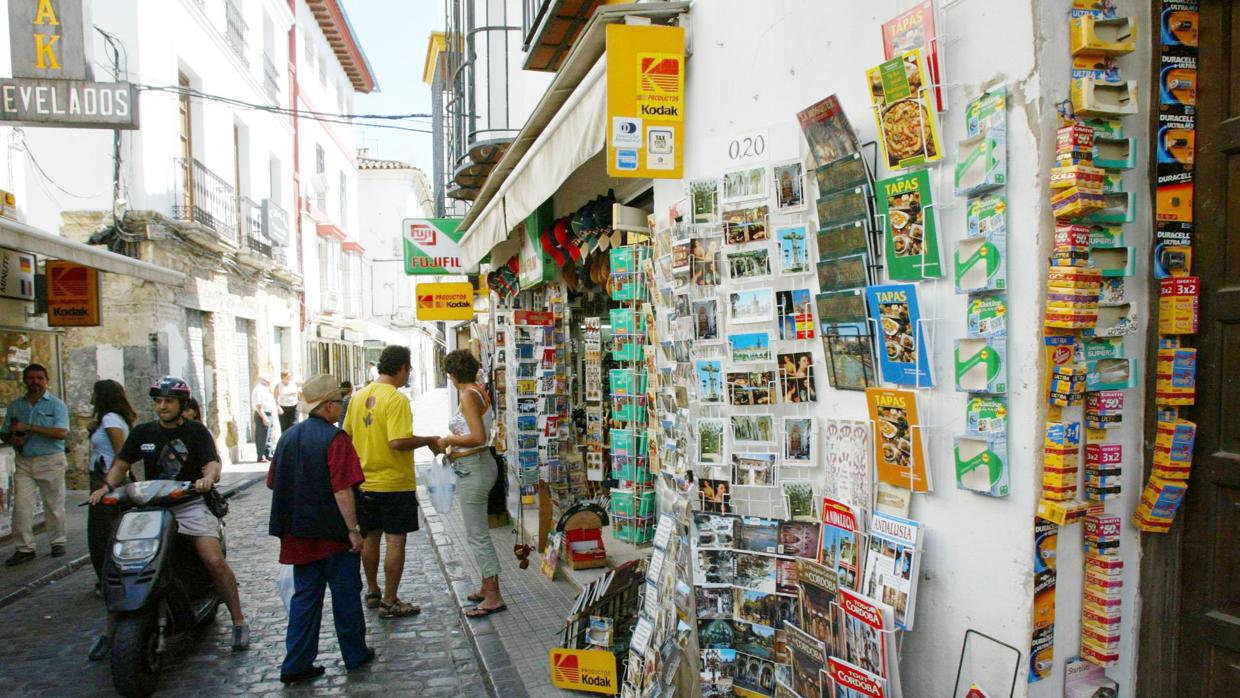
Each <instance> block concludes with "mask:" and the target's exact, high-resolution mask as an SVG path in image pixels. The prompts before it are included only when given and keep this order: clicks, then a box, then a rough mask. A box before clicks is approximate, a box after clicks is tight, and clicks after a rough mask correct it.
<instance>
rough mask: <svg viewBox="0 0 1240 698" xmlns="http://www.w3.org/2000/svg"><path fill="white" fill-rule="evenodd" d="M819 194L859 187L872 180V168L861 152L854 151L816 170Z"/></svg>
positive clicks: (815, 176)
mask: <svg viewBox="0 0 1240 698" xmlns="http://www.w3.org/2000/svg"><path fill="white" fill-rule="evenodd" d="M814 178H815V179H816V180H818V195H819V196H824V195H826V194H832V193H834V192H837V191H840V190H843V189H852V188H854V187H859V186H861V185H863V184H866V183H868V182H869V181H870V168H869V167H868V166H867V165H866V162H865V158H863V157H861V153H852V154H851V155H845V156H844V157H842V158H840V159H838V160H836V161H835V162H829V163H827V164H825V165H822V166H820V167H818V168H817V169H816V170H814Z"/></svg>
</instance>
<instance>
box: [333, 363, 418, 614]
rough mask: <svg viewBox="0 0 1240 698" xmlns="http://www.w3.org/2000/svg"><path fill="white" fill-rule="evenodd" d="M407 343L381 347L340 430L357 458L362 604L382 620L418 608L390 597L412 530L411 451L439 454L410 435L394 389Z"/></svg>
mask: <svg viewBox="0 0 1240 698" xmlns="http://www.w3.org/2000/svg"><path fill="white" fill-rule="evenodd" d="M412 370H413V366H412V365H411V363H410V355H409V347H401V346H389V347H384V349H383V353H382V354H381V355H380V356H379V378H378V379H377V380H374V381H372V382H370V383H369V384H368V385H367V386H366V387H365V388H362V389H361V390H359V391H357V393H356V394H355V395H354V398H355V399H356V400H357V404H353V403H352V401H350V403H349V406H350V407H351V409H350V410H349V414H348V416H346V417H345V420H344V430H345V431H346V432H348V433H349V437H350V438H352V439H353V447H354V448H355V449H357V455H358V457H359V458H360V459H361V461H362V472H363V473H364V474H365V475H366V481H365V482H364V483H362V496H361V503H360V504H359V505H358V521H359V522H360V523H361V525H362V535H364V536H365V537H366V546H365V547H364V548H363V549H362V568H363V570H364V571H365V572H366V605H367V606H368V607H370V608H378V609H379V617H380V618H383V619H389V618H404V617H405V616H412V615H416V614H418V613H421V612H422V609H421V608H420V607H419V606H416V605H414V604H410V603H406V602H404V601H401V600H400V599H399V598H397V596H396V592H397V590H398V589H399V587H400V579H401V575H402V574H403V573H404V569H405V539H406V537H407V534H408V533H409V532H410V531H416V530H418V497H417V489H418V483H417V473H416V471H415V470H414V468H413V451H414V449H417V448H421V447H422V446H429V447H431V449H432V450H433V451H434V452H435V453H439V449H438V445H437V442H438V439H436V438H435V437H433V436H415V435H414V433H413V412H412V410H411V409H410V407H409V400H407V399H406V398H405V396H404V395H401V394H400V393H399V392H397V388H399V387H400V386H403V385H404V384H405V383H407V382H408V381H409V372H410V371H412ZM381 540H382V541H385V542H386V543H387V556H386V557H385V558H384V560H383V592H382V593H380V592H379V543H380V541H381Z"/></svg>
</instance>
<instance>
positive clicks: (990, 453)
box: [952, 435, 1011, 497]
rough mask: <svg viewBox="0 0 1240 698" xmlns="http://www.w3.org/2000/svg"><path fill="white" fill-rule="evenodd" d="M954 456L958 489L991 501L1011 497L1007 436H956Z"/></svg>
mask: <svg viewBox="0 0 1240 698" xmlns="http://www.w3.org/2000/svg"><path fill="white" fill-rule="evenodd" d="M952 452H953V454H954V456H955V462H956V487H958V488H959V489H962V490H969V491H970V492H978V493H980V494H985V495H988V496H991V497H1006V496H1007V495H1008V491H1009V488H1010V481H1011V479H1010V476H1009V473H1008V465H1007V457H1008V456H1007V438H1006V437H1005V436H1003V435H997V436H993V437H982V436H957V437H956V439H955V442H954V443H953V449H952Z"/></svg>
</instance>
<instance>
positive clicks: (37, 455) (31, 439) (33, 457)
mask: <svg viewBox="0 0 1240 698" xmlns="http://www.w3.org/2000/svg"><path fill="white" fill-rule="evenodd" d="M22 382H23V383H25V384H26V395H25V397H20V398H18V399H16V400H14V401H13V403H12V404H11V405H9V410H8V413H7V414H6V415H5V417H4V427H3V428H0V438H3V439H4V442H5V443H7V444H9V445H11V446H13V448H14V449H15V450H16V451H17V468H16V470H15V471H14V473H13V495H14V499H15V500H16V501H15V502H14V505H13V535H14V536H15V538H16V540H17V552H15V553H13V556H12V557H10V558H9V559H8V560H5V561H4V564H5V565H6V566H8V567H12V566H14V565H20V564H21V563H23V562H28V561H30V560H33V559H34V557H35V554H34V550H35V548H34V521H33V520H32V519H33V512H34V498H35V492H36V491H37V492H38V493H39V494H41V495H42V496H43V520H44V522H45V524H46V529H47V538H48V540H49V541H50V542H51V544H52V557H61V556H63V555H64V554H65V468H66V466H67V462H66V461H65V437H67V436H68V435H69V408H68V407H66V406H65V403H63V402H61V400H60V399H59V398H57V397H56V396H55V395H52V394H51V393H49V392H47V369H46V368H44V367H43V366H40V365H39V364H30V365H29V366H27V367H26V370H24V371H22Z"/></svg>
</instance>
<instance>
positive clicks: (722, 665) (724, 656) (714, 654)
mask: <svg viewBox="0 0 1240 698" xmlns="http://www.w3.org/2000/svg"><path fill="white" fill-rule="evenodd" d="M729 591H730V590H729ZM701 617H702V616H701V615H700V614H699V615H698V618H701ZM729 634H730V633H729ZM698 672H699V673H698V675H699V678H700V679H701V681H702V698H732V681H733V679H734V677H735V676H736V650H734V649H704V650H701V660H700V663H699V664H698Z"/></svg>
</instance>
